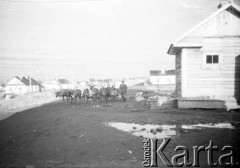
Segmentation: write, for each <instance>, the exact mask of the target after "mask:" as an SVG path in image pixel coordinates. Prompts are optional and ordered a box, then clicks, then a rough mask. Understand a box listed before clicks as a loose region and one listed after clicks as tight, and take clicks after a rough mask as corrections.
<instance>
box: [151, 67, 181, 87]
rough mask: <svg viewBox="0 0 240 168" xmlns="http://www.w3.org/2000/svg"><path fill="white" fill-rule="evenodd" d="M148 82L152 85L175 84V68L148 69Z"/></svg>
mask: <svg viewBox="0 0 240 168" xmlns="http://www.w3.org/2000/svg"><path fill="white" fill-rule="evenodd" d="M149 83H150V84H153V85H161V84H175V83H176V75H175V70H150V77H149Z"/></svg>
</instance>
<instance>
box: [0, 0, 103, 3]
mask: <svg viewBox="0 0 240 168" xmlns="http://www.w3.org/2000/svg"><path fill="white" fill-rule="evenodd" d="M0 1H2V2H14V3H80V2H82V1H98V0H79V1H78V0H75V1H74V0H69V1H68V0H62V1H61V0H60V1H55V0H54V1H32V0H29V1H27V0H0ZM99 1H100V0H99Z"/></svg>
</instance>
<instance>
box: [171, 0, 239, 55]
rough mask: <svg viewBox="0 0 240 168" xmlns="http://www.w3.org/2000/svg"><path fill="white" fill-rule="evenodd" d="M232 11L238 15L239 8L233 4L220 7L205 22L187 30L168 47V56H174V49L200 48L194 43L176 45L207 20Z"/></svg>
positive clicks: (198, 44)
mask: <svg viewBox="0 0 240 168" xmlns="http://www.w3.org/2000/svg"><path fill="white" fill-rule="evenodd" d="M229 8H231V9H233V10H235V11H236V12H238V13H240V7H239V6H238V5H236V4H235V3H233V2H229V3H228V4H226V5H224V6H222V7H221V8H220V9H218V10H217V11H216V12H214V13H213V14H212V15H210V16H209V17H207V18H206V19H205V20H203V21H201V22H200V23H199V24H197V25H196V26H194V27H193V28H192V29H190V30H188V31H187V32H186V33H184V34H183V35H181V36H180V37H178V38H177V39H176V40H175V41H174V42H173V43H172V44H171V45H170V47H169V49H168V52H167V53H168V54H172V55H174V54H175V53H174V52H173V49H174V48H182V47H201V46H202V44H200V43H195V44H193V45H190V46H189V44H184V43H183V44H177V43H179V42H180V41H181V40H183V39H184V38H186V37H187V36H188V35H189V34H190V33H192V32H193V31H195V30H196V29H197V28H199V27H201V26H202V25H203V24H205V23H206V22H208V21H209V20H211V19H212V18H214V17H216V16H217V15H218V14H220V13H221V12H223V11H224V10H227V9H229Z"/></svg>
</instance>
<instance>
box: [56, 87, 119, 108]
mask: <svg viewBox="0 0 240 168" xmlns="http://www.w3.org/2000/svg"><path fill="white" fill-rule="evenodd" d="M55 95H56V97H62V100H63V101H64V100H67V101H69V100H70V101H71V103H73V102H75V103H76V102H77V99H79V100H80V99H81V98H83V99H84V101H85V103H87V102H90V100H93V101H97V100H99V101H115V100H116V98H117V97H118V96H119V95H120V92H119V90H118V89H116V88H115V87H114V86H112V87H110V86H107V87H98V86H96V85H93V84H91V85H89V87H88V88H85V89H83V90H80V89H62V90H60V91H56V92H55Z"/></svg>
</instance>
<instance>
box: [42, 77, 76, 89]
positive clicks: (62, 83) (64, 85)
mask: <svg viewBox="0 0 240 168" xmlns="http://www.w3.org/2000/svg"><path fill="white" fill-rule="evenodd" d="M43 85H44V87H45V89H46V90H60V89H73V88H74V85H73V84H71V82H69V81H68V80H67V79H54V80H51V81H46V82H44V84H43Z"/></svg>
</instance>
